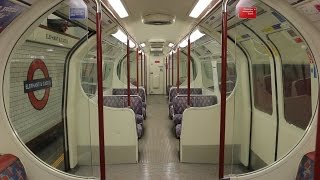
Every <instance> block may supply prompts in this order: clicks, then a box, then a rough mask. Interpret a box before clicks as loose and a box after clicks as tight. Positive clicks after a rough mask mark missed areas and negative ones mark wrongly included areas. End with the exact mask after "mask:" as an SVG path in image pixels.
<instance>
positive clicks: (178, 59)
mask: <svg viewBox="0 0 320 180" xmlns="http://www.w3.org/2000/svg"><path fill="white" fill-rule="evenodd" d="M179 61H180V48H178V49H177V92H178V94H179V85H180V69H179V68H180V67H179V66H180V64H179V63H180V62H179Z"/></svg>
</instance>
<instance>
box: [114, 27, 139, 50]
mask: <svg viewBox="0 0 320 180" xmlns="http://www.w3.org/2000/svg"><path fill="white" fill-rule="evenodd" d="M111 35H112V36H113V37H115V38H117V39H118V40H119V41H121V42H123V43H124V44H127V38H128V37H127V35H126V34H124V33H123V32H122V31H121V30H120V29H119V30H118V31H117V32H116V33H114V34H111ZM135 46H136V45H135V44H134V42H132V41H131V40H129V47H130V48H134V47H135Z"/></svg>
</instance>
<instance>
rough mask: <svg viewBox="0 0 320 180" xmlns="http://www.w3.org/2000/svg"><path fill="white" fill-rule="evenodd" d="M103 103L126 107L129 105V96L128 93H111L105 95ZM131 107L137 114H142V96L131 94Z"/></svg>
mask: <svg viewBox="0 0 320 180" xmlns="http://www.w3.org/2000/svg"><path fill="white" fill-rule="evenodd" d="M103 105H104V106H108V107H113V108H125V107H128V96H127V95H111V96H103ZM130 108H131V109H132V110H133V111H134V113H135V114H140V115H142V108H143V105H142V99H141V97H140V96H137V95H131V96H130Z"/></svg>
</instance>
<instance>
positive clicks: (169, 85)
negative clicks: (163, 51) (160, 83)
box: [168, 53, 171, 86]
mask: <svg viewBox="0 0 320 180" xmlns="http://www.w3.org/2000/svg"><path fill="white" fill-rule="evenodd" d="M170 62H171V61H170V53H169V56H168V76H169V77H168V86H170V84H171V83H170Z"/></svg>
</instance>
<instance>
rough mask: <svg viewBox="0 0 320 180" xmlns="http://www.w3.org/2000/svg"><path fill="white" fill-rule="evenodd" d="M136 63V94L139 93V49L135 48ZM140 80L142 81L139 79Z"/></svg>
mask: <svg viewBox="0 0 320 180" xmlns="http://www.w3.org/2000/svg"><path fill="white" fill-rule="evenodd" d="M136 65H137V69H136V76H137V95H139V49H138V48H137V50H136ZM141 72H142V68H141ZM141 82H142V81H141Z"/></svg>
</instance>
